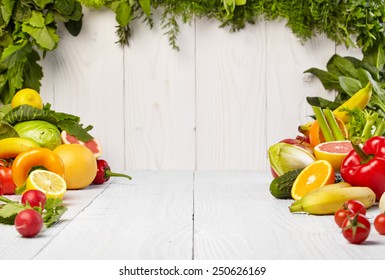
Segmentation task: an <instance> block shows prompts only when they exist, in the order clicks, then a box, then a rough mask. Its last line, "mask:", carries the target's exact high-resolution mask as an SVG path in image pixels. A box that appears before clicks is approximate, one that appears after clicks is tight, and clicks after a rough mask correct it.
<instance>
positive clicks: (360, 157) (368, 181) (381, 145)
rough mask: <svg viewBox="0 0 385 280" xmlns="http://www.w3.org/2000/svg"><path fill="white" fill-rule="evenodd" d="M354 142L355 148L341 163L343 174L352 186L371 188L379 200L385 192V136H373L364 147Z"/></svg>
mask: <svg viewBox="0 0 385 280" xmlns="http://www.w3.org/2000/svg"><path fill="white" fill-rule="evenodd" d="M352 144H353V148H354V150H352V151H350V152H349V154H348V155H347V156H346V158H345V159H344V160H343V162H342V164H341V168H340V173H341V176H342V178H343V179H344V181H345V182H347V183H349V184H351V185H352V186H366V187H369V188H371V189H372V190H373V192H374V193H375V194H376V198H377V200H378V199H380V197H381V195H382V194H383V193H384V192H385V137H383V136H375V137H372V138H370V139H369V140H367V141H366V142H365V144H364V145H363V147H362V148H361V147H360V146H359V145H357V144H355V143H352Z"/></svg>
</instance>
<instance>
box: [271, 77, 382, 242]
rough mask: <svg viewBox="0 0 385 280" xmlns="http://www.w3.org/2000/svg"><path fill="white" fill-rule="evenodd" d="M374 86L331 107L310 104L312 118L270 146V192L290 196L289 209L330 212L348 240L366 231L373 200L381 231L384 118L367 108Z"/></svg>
mask: <svg viewBox="0 0 385 280" xmlns="http://www.w3.org/2000/svg"><path fill="white" fill-rule="evenodd" d="M372 90H373V89H372V85H371V83H368V84H367V85H366V86H365V87H363V88H362V89H360V90H359V91H358V92H356V93H355V94H354V95H352V96H351V97H350V98H349V99H347V100H346V101H345V102H344V103H343V104H342V105H340V106H339V107H338V108H336V109H334V110H333V111H332V110H330V109H329V108H328V107H323V108H321V107H318V106H312V108H313V111H314V120H312V121H310V122H309V123H307V124H304V125H300V126H299V132H300V133H301V134H299V135H297V137H296V138H294V139H293V138H292V139H284V140H282V141H280V142H279V143H276V144H273V145H271V146H270V147H269V150H268V155H269V162H270V166H271V172H272V175H273V177H274V179H273V180H272V181H271V184H270V192H271V194H272V195H273V196H274V197H276V198H278V199H293V200H294V201H293V202H292V203H291V205H290V207H289V210H290V212H304V213H308V214H313V215H334V216H335V219H336V222H337V224H338V225H339V226H340V227H341V228H342V232H343V235H344V236H345V237H346V238H347V239H348V240H349V241H350V242H352V243H361V242H363V241H364V240H365V239H366V238H367V236H368V235H369V232H370V222H369V221H368V219H367V218H366V217H365V214H366V209H367V208H370V207H372V206H373V205H375V204H376V203H377V202H379V209H380V212H381V213H380V214H379V215H378V216H377V217H376V219H375V220H374V225H375V228H376V229H377V231H378V232H379V233H380V234H385V214H384V212H385V194H384V193H385V137H384V133H385V121H384V119H383V118H382V117H381V116H379V115H378V114H377V113H373V112H370V111H369V110H367V109H366V106H367V105H368V104H369V101H370V99H371V97H372ZM347 205H349V206H347ZM351 205H355V206H356V207H355V208H358V207H357V205H360V207H361V208H363V209H364V210H365V211H364V210H360V211H356V210H352V209H350V208H354V207H351ZM365 235H366V236H365Z"/></svg>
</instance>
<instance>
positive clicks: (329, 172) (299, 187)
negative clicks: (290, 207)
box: [291, 160, 335, 200]
mask: <svg viewBox="0 0 385 280" xmlns="http://www.w3.org/2000/svg"><path fill="white" fill-rule="evenodd" d="M334 176H335V173H334V168H333V166H332V165H331V163H330V162H328V161H327V160H316V161H314V162H313V163H311V164H310V165H308V166H307V167H305V169H303V170H302V171H301V173H300V174H299V175H298V176H297V178H296V179H295V181H294V183H293V187H292V188H291V197H292V198H293V199H295V200H299V199H301V198H302V197H303V196H304V195H305V194H307V193H308V192H310V191H312V190H315V189H317V188H320V187H323V186H325V185H328V184H333V183H334V182H335V177H334Z"/></svg>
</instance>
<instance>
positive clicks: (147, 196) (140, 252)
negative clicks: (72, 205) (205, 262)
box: [36, 172, 193, 259]
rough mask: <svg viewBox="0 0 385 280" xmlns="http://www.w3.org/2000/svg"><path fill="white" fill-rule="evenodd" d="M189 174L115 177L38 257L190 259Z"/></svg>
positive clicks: (142, 173) (191, 203) (190, 188)
mask: <svg viewBox="0 0 385 280" xmlns="http://www.w3.org/2000/svg"><path fill="white" fill-rule="evenodd" d="M192 175H193V174H192V173H191V172H180V173H170V172H162V173H159V172H153V173H149V172H134V173H132V176H133V178H134V179H133V181H127V180H125V179H116V180H114V183H113V185H110V186H100V188H103V192H102V193H101V194H100V195H99V196H98V197H97V198H95V199H94V200H93V201H92V204H90V205H87V207H86V208H84V209H83V210H82V211H81V212H80V213H79V214H78V215H77V216H76V217H75V218H74V219H73V220H72V221H71V223H70V224H69V225H68V226H66V227H65V228H64V229H63V230H62V231H60V232H59V233H58V234H57V236H56V238H55V239H54V240H52V241H51V242H50V243H49V244H48V245H47V246H45V247H44V248H43V249H42V250H41V252H40V253H39V255H38V256H36V259H49V258H54V259H192V228H193V221H192V211H193V196H192V193H193V176H192Z"/></svg>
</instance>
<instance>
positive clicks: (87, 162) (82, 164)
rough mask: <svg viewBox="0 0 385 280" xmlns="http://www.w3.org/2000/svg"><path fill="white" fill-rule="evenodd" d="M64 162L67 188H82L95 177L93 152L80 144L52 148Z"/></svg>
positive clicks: (96, 168)
mask: <svg viewBox="0 0 385 280" xmlns="http://www.w3.org/2000/svg"><path fill="white" fill-rule="evenodd" d="M53 151H54V153H56V154H57V155H58V156H59V157H60V158H61V160H62V162H63V164H64V172H65V176H64V179H65V182H66V184H67V190H77V189H83V188H85V187H87V186H88V185H90V184H91V183H92V181H93V180H94V179H95V176H96V172H97V170H98V167H97V163H96V159H95V157H94V155H93V153H92V152H91V151H90V150H89V149H87V148H86V147H85V146H84V145H81V144H62V145H60V146H58V147H56V148H55V149H54V150H53Z"/></svg>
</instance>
